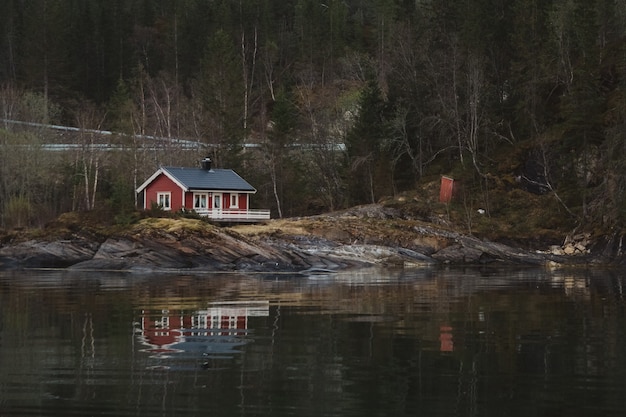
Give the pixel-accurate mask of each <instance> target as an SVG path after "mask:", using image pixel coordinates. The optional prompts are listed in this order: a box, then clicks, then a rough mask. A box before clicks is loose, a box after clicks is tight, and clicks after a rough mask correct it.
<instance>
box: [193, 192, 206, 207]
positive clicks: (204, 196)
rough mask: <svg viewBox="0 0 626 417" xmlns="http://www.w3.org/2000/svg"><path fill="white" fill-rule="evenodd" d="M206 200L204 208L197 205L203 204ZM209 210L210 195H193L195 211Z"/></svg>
mask: <svg viewBox="0 0 626 417" xmlns="http://www.w3.org/2000/svg"><path fill="white" fill-rule="evenodd" d="M203 199H204V206H202V204H200V205H196V202H200V203H202V200H203ZM208 208H209V194H208V193H193V209H194V210H208Z"/></svg>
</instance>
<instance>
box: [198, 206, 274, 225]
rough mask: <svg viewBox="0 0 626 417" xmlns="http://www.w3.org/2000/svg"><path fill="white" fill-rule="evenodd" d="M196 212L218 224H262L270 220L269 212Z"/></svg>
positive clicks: (218, 210) (215, 210)
mask: <svg viewBox="0 0 626 417" xmlns="http://www.w3.org/2000/svg"><path fill="white" fill-rule="evenodd" d="M196 212H197V213H198V214H199V215H201V216H204V217H208V218H209V219H211V220H215V221H218V222H242V223H254V222H261V221H264V220H269V219H270V211H269V210H258V209H257V210H255V209H250V210H236V209H234V210H221V209H209V210H197V209H196Z"/></svg>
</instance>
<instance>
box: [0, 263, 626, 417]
mask: <svg viewBox="0 0 626 417" xmlns="http://www.w3.org/2000/svg"><path fill="white" fill-rule="evenodd" d="M624 285H626V282H625V279H624V276H623V275H621V274H619V273H616V272H608V271H591V272H589V271H577V272H576V273H571V272H562V271H561V272H548V271H545V270H529V269H524V270H491V271H487V272H485V271H479V270H429V269H425V270H412V271H380V270H362V271H356V272H347V273H341V274H337V275H332V276H323V275H316V276H308V277H307V276H301V275H298V276H287V275H277V276H266V275H231V274H219V275H208V274H207V275H203V276H188V275H175V276H163V275H157V276H145V275H140V276H134V275H113V274H106V273H82V274H78V273H68V272H40V271H20V272H11V273H3V274H0V417H4V416H73V415H75V416H90V415H98V416H101V415H109V416H208V415H210V416H525V417H528V416H568V417H572V416H603V417H604V416H622V415H624V414H625V413H626V359H625V353H626V319H625V300H624V292H623V287H624Z"/></svg>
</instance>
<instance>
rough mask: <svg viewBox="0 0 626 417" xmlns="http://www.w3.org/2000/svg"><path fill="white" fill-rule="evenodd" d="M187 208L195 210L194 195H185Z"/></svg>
mask: <svg viewBox="0 0 626 417" xmlns="http://www.w3.org/2000/svg"><path fill="white" fill-rule="evenodd" d="M185 208H186V209H187V210H193V193H185Z"/></svg>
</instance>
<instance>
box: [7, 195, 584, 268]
mask: <svg viewBox="0 0 626 417" xmlns="http://www.w3.org/2000/svg"><path fill="white" fill-rule="evenodd" d="M296 226H297V227H296ZM76 229H77V230H78V231H77V232H75V233H73V234H72V235H71V236H69V237H66V238H64V239H57V240H49V241H44V240H26V241H22V242H20V243H9V244H6V243H5V244H4V245H2V246H0V269H8V268H72V269H81V270H124V271H135V272H143V271H145V272H147V271H179V270H185V271H190V272H193V271H250V272H254V271H258V272H275V271H281V272H282V271H287V272H288V271H292V272H302V271H318V270H324V271H327V270H340V269H345V268H350V267H362V266H370V265H376V264H378V265H381V264H383V265H390V266H391V265H395V266H399V265H401V266H423V265H436V264H464V265H467V264H480V265H484V264H491V263H513V264H532V265H543V264H547V263H557V264H558V263H566V262H569V261H570V259H571V258H572V257H568V256H566V255H564V254H558V253H554V252H552V251H546V252H532V251H527V250H522V249H519V248H515V247H512V246H508V245H504V244H501V243H496V242H489V241H483V240H480V239H477V238H475V237H472V236H467V235H463V234H460V233H458V232H455V231H452V230H448V229H444V228H442V227H439V226H436V225H434V224H429V223H424V222H418V221H414V220H410V219H402V218H401V216H399V215H398V213H395V212H393V211H385V210H384V209H383V208H381V207H380V206H376V207H375V208H372V207H369V208H368V209H367V210H365V211H363V212H355V211H347V212H343V213H341V214H337V215H332V216H330V215H329V216H320V217H312V218H304V219H292V220H288V221H275V222H270V223H268V224H266V225H257V226H254V227H252V228H248V229H245V228H243V229H242V228H237V227H235V228H219V227H216V226H212V225H209V224H206V223H203V222H201V221H200V220H189V219H177V220H174V219H144V220H142V221H141V222H140V223H139V224H138V225H135V226H133V227H131V228H130V229H129V230H126V231H123V232H118V233H113V234H111V235H108V236H103V237H102V238H99V239H98V238H94V235H93V234H88V233H82V234H81V232H80V228H76Z"/></svg>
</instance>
